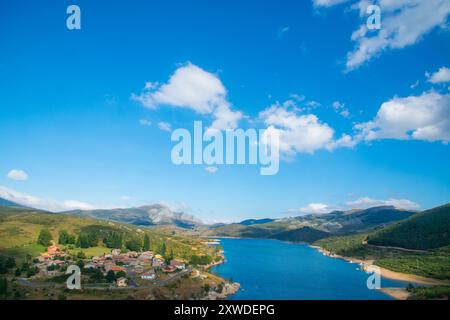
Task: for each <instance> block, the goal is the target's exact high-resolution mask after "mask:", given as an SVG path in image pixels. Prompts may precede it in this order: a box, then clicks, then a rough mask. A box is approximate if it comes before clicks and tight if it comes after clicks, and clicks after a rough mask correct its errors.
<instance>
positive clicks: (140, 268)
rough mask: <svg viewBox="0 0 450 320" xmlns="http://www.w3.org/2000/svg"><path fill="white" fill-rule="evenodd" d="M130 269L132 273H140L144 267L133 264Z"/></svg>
mask: <svg viewBox="0 0 450 320" xmlns="http://www.w3.org/2000/svg"><path fill="white" fill-rule="evenodd" d="M131 271H133V272H134V273H137V274H141V273H143V272H144V267H143V266H139V265H138V266H134V267H133V268H131Z"/></svg>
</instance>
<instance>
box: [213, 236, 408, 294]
mask: <svg viewBox="0 0 450 320" xmlns="http://www.w3.org/2000/svg"><path fill="white" fill-rule="evenodd" d="M221 244H222V246H223V248H224V251H225V258H226V262H225V263H224V264H221V265H219V266H216V267H214V268H213V272H214V273H216V274H218V275H220V276H222V277H224V278H225V279H232V280H233V281H235V282H239V283H240V284H241V289H240V290H239V292H238V293H237V294H235V295H233V296H231V297H230V299H232V300H237V299H243V300H245V299H256V300H261V299H262V300H265V299H273V300H279V299H292V300H304V299H307V300H316V299H325V300H336V299H339V300H381V299H383V300H390V299H391V298H390V297H389V296H388V295H386V294H384V293H383V292H381V291H378V290H369V289H368V288H367V278H368V277H369V276H370V275H369V274H367V273H365V272H364V271H361V270H358V267H359V265H358V264H351V263H349V262H347V261H344V260H342V259H335V258H330V257H326V256H323V255H322V254H321V253H320V252H318V251H317V250H315V249H313V248H310V247H309V246H308V245H306V244H294V243H288V242H281V241H276V240H266V239H221ZM406 285H407V284H406V283H405V282H401V281H393V280H389V279H384V278H383V279H382V280H381V287H405V286H406Z"/></svg>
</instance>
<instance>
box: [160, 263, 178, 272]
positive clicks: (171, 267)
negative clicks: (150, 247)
mask: <svg viewBox="0 0 450 320" xmlns="http://www.w3.org/2000/svg"><path fill="white" fill-rule="evenodd" d="M175 270H177V268H176V267H174V266H171V265H168V266H165V267H164V268H163V269H162V271H163V272H165V273H172V272H175Z"/></svg>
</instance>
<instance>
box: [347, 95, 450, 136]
mask: <svg viewBox="0 0 450 320" xmlns="http://www.w3.org/2000/svg"><path fill="white" fill-rule="evenodd" d="M355 129H356V130H357V131H359V134H358V135H357V138H356V139H357V140H366V141H371V140H377V139H399V140H408V139H415V140H424V141H430V142H433V141H442V142H444V143H448V142H449V141H450V95H449V94H439V93H437V92H426V93H423V94H422V95H420V96H409V97H406V98H394V99H392V100H390V101H388V102H385V103H383V104H382V106H381V107H380V109H379V111H378V114H377V116H376V117H375V119H374V120H372V121H369V122H365V123H361V124H358V125H356V126H355Z"/></svg>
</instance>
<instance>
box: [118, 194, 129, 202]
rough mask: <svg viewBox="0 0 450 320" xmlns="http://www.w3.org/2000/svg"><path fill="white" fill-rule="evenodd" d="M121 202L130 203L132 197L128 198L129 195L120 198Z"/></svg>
mask: <svg viewBox="0 0 450 320" xmlns="http://www.w3.org/2000/svg"><path fill="white" fill-rule="evenodd" d="M120 200H122V201H129V200H131V197H130V196H127V195H124V196H121V197H120Z"/></svg>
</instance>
